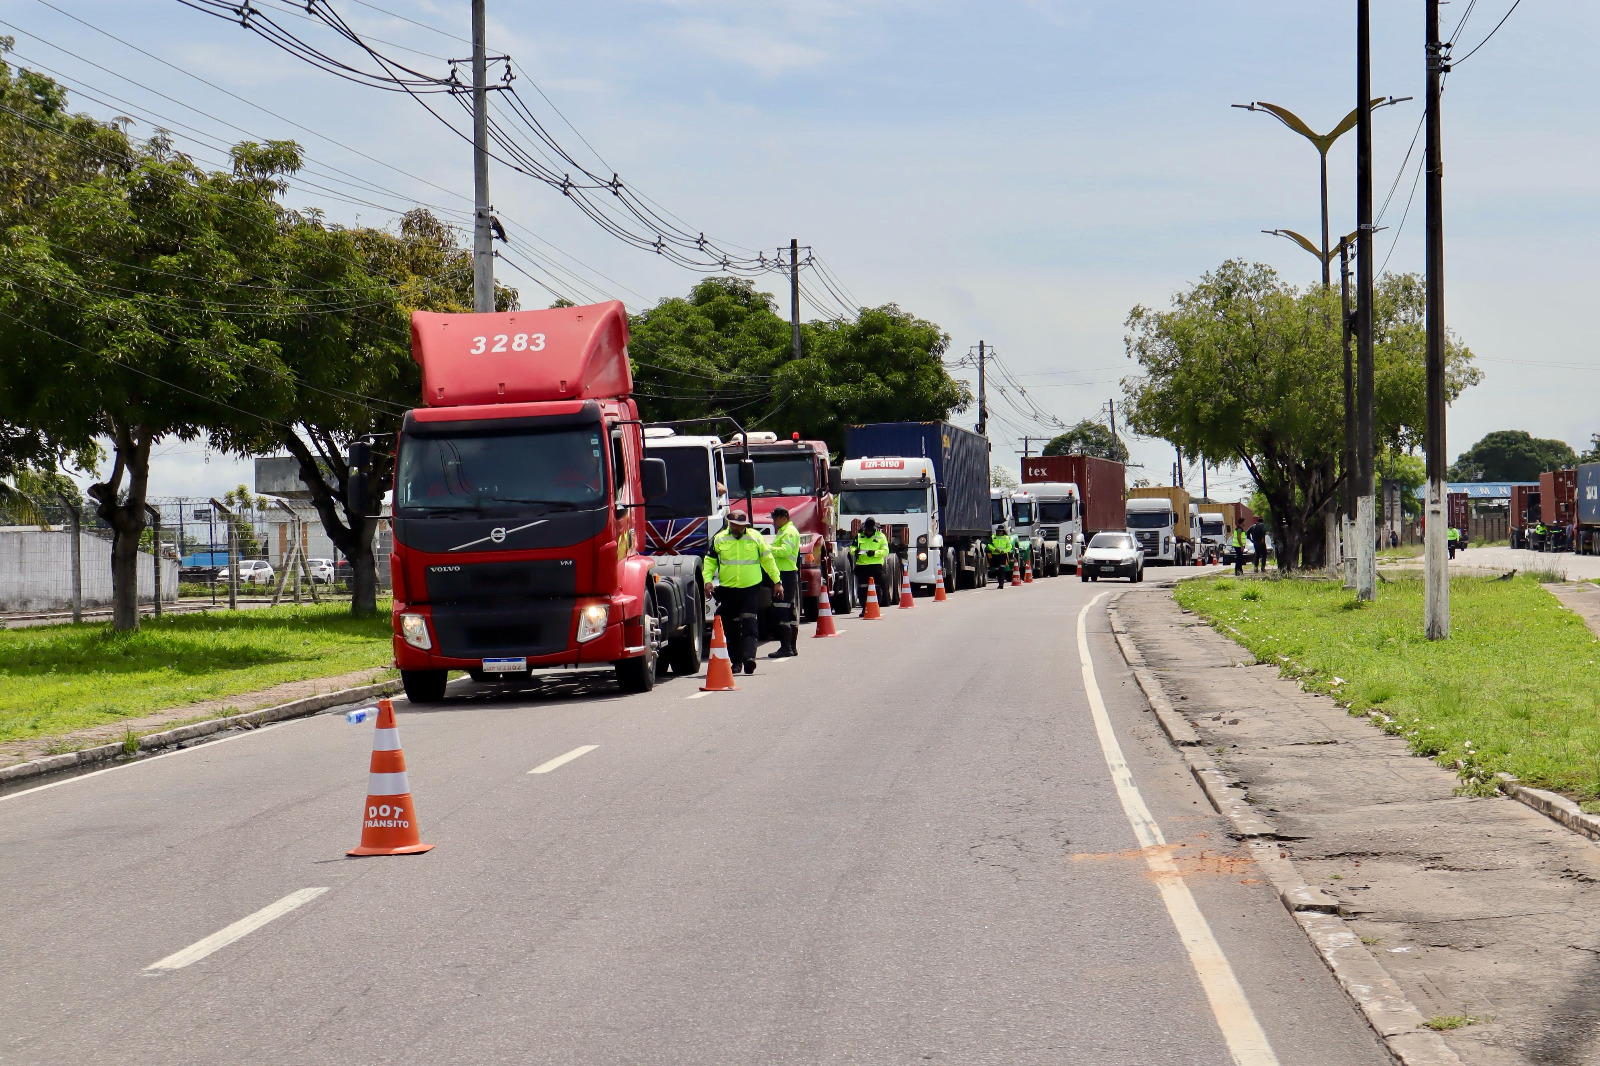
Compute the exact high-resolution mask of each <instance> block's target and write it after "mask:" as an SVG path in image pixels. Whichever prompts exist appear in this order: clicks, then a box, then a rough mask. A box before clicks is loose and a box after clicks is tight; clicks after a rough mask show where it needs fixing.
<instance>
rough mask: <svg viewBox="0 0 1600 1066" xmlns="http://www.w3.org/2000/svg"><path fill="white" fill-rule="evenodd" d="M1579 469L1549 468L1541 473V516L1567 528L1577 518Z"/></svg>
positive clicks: (1547, 523)
mask: <svg viewBox="0 0 1600 1066" xmlns="http://www.w3.org/2000/svg"><path fill="white" fill-rule="evenodd" d="M1577 502H1578V471H1577V470H1576V469H1573V470H1548V471H1546V472H1544V473H1543V474H1540V475H1539V517H1540V518H1542V519H1544V524H1545V525H1547V526H1560V527H1561V528H1563V529H1565V528H1566V527H1567V526H1570V525H1572V523H1573V522H1574V521H1576V520H1577Z"/></svg>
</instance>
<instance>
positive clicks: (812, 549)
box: [723, 433, 838, 622]
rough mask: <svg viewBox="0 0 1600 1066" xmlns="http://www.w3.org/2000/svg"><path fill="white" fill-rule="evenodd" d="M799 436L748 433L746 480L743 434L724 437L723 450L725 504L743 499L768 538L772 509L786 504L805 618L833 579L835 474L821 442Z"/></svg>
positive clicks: (829, 590) (737, 503)
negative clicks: (796, 538) (751, 471)
mask: <svg viewBox="0 0 1600 1066" xmlns="http://www.w3.org/2000/svg"><path fill="white" fill-rule="evenodd" d="M798 438H799V434H795V435H794V436H793V437H792V438H790V439H789V440H779V439H778V436H777V434H775V433H751V434H750V439H749V448H750V460H751V463H752V464H753V465H754V468H755V476H754V478H753V480H752V481H751V483H750V484H749V485H746V484H745V483H744V481H745V478H744V473H743V470H742V467H741V465H740V462H739V460H742V459H743V458H744V454H745V442H744V438H743V437H741V436H740V435H738V434H735V435H734V436H732V437H730V438H728V441H727V443H726V444H724V445H723V453H724V456H725V458H726V463H725V466H726V469H727V472H728V504H729V506H730V507H734V508H737V509H739V510H743V509H744V508H745V506H746V503H747V501H748V505H749V507H750V508H751V510H752V512H753V513H752V514H751V515H750V522H751V524H753V525H754V526H755V527H756V528H757V529H759V530H760V531H761V532H762V533H763V534H765V535H767V536H769V537H770V536H771V535H772V532H773V526H772V512H773V510H774V509H775V508H778V507H784V508H787V509H788V511H789V521H790V522H792V523H794V527H795V530H796V531H797V532H798V533H799V534H800V613H801V618H802V620H803V621H807V622H809V621H813V620H814V619H815V618H816V613H817V602H818V599H819V598H820V597H822V596H824V595H830V594H831V593H832V591H833V590H834V586H835V584H836V583H837V582H836V580H835V576H834V526H835V521H834V510H833V493H834V492H835V491H837V489H838V473H837V471H835V470H832V469H831V468H830V467H829V465H828V445H827V444H826V442H824V441H820V440H800V439H798Z"/></svg>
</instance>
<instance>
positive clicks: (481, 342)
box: [472, 333, 544, 355]
mask: <svg viewBox="0 0 1600 1066" xmlns="http://www.w3.org/2000/svg"><path fill="white" fill-rule="evenodd" d="M508 346H509V347H508ZM508 350H509V351H513V352H542V351H544V334H543V333H496V334H495V335H494V336H493V337H474V338H472V354H473V355H482V354H483V353H484V352H504V351H508Z"/></svg>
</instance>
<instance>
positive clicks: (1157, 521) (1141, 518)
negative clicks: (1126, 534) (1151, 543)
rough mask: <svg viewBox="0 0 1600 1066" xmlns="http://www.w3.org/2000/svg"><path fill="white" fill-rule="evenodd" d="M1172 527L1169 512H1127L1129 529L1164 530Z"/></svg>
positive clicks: (1170, 513)
mask: <svg viewBox="0 0 1600 1066" xmlns="http://www.w3.org/2000/svg"><path fill="white" fill-rule="evenodd" d="M1170 525H1172V512H1171V511H1129V512H1128V528H1129V529H1166V528H1167V527H1168V526H1170Z"/></svg>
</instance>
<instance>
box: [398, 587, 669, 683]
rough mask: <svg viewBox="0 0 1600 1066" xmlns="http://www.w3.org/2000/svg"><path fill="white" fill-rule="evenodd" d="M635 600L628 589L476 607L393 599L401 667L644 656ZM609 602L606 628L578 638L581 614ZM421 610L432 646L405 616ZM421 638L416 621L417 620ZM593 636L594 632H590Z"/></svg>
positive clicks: (573, 662)
mask: <svg viewBox="0 0 1600 1066" xmlns="http://www.w3.org/2000/svg"><path fill="white" fill-rule="evenodd" d="M634 602H635V601H634V599H633V598H632V597H628V596H623V595H621V594H618V595H615V596H612V597H610V598H607V597H604V596H580V597H577V598H576V599H573V600H561V601H533V602H532V603H531V604H523V605H518V607H515V608H506V607H495V608H480V609H471V608H465V607H436V606H434V605H430V604H405V603H396V604H395V605H394V613H393V626H394V636H393V641H394V663H395V666H397V667H398V668H400V669H401V670H481V669H482V668H483V661H484V660H485V659H507V658H520V659H525V660H526V662H527V666H528V669H529V670H534V669H544V668H550V667H563V666H583V665H600V664H604V663H612V662H615V661H617V660H619V659H627V658H632V657H634V656H637V655H642V654H644V650H645V649H644V626H643V623H642V620H641V619H640V618H639V617H638V616H637V615H636V616H635V617H633V618H626V617H625V611H626V609H627V608H628V607H629V606H630V605H631V604H633V603H634ZM599 605H603V606H605V607H606V621H605V627H604V629H603V630H602V631H600V632H599V633H598V634H596V635H595V636H593V637H590V638H589V639H586V640H583V641H579V640H578V636H579V629H580V622H581V616H582V615H583V613H584V611H585V610H586V609H587V608H589V607H591V606H599ZM407 615H411V616H419V617H420V618H421V619H422V626H423V627H424V629H425V632H426V643H427V644H428V646H427V647H418V646H417V644H416V643H413V642H412V641H410V640H407V639H406V633H405V628H404V626H403V624H402V619H403V618H404V617H405V616H407ZM411 628H412V636H413V639H416V633H415V630H416V623H415V622H413V623H411ZM585 635H586V636H587V634H585Z"/></svg>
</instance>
